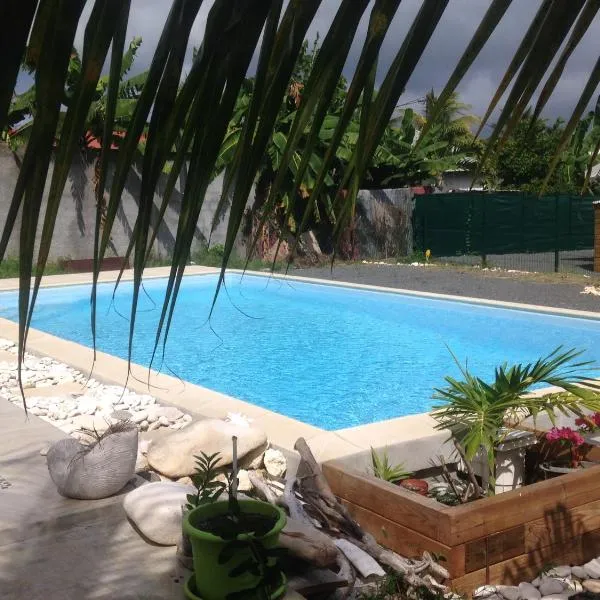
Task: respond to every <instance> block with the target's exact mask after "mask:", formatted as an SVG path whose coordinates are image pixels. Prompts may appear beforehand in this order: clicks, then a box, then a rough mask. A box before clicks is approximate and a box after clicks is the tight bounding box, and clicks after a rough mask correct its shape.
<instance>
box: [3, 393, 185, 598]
mask: <svg viewBox="0 0 600 600" xmlns="http://www.w3.org/2000/svg"><path fill="white" fill-rule="evenodd" d="M0 422H1V423H2V434H3V435H2V438H1V440H0V597H1V598H2V599H3V600H20V599H25V598H27V599H29V600H42V599H43V600H67V599H71V598H72V599H77V600H99V599H109V598H110V599H111V600H114V599H115V598H119V599H120V600H125V599H127V600H134V599H135V600H142V599H143V600H159V599H161V600H163V599H165V598H173V599H179V598H184V595H183V587H182V585H181V582H182V581H183V578H184V576H185V571H184V569H183V568H181V567H180V566H179V565H178V563H177V561H176V559H175V548H173V547H162V546H157V545H153V544H150V543H147V542H145V541H144V540H143V539H142V538H141V537H140V536H139V535H138V533H137V532H136V531H135V530H134V529H133V527H132V525H131V524H130V523H129V521H128V520H127V518H126V516H125V512H124V510H123V507H122V500H123V494H124V493H126V491H127V490H128V489H132V487H133V486H130V487H129V488H126V489H125V490H124V491H123V492H122V493H121V494H119V495H117V496H114V497H112V498H107V499H105V500H95V501H80V500H69V499H67V498H63V497H62V496H60V495H59V494H58V492H57V491H56V489H55V487H54V485H53V484H52V481H51V480H50V477H49V476H48V470H47V468H46V459H45V457H44V456H41V455H40V450H41V449H42V448H44V447H45V446H47V444H48V443H49V442H53V441H55V440H58V439H61V438H62V437H65V435H64V434H62V433H61V432H60V431H59V430H58V429H57V428H55V427H53V426H52V425H50V424H48V423H46V422H44V421H43V420H41V419H39V418H38V417H35V416H33V415H31V416H29V418H28V419H26V418H25V417H24V413H23V411H22V410H20V409H19V408H17V407H15V406H13V405H11V404H10V403H9V402H6V401H5V400H4V399H0ZM139 481H140V482H141V481H142V480H139Z"/></svg>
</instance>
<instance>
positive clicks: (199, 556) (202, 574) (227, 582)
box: [183, 500, 286, 600]
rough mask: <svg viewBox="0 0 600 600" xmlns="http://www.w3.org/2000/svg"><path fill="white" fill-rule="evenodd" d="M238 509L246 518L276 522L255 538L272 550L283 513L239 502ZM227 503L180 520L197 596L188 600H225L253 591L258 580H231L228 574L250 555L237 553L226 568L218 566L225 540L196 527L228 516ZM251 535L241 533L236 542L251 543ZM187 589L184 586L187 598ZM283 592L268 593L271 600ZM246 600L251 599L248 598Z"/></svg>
mask: <svg viewBox="0 0 600 600" xmlns="http://www.w3.org/2000/svg"><path fill="white" fill-rule="evenodd" d="M239 505H240V509H241V511H242V512H243V513H245V514H257V515H265V516H268V517H272V518H274V519H276V522H275V525H274V526H273V527H272V529H271V530H270V531H269V532H268V533H267V534H266V535H264V536H261V537H257V539H259V540H260V541H261V543H262V545H263V546H264V547H265V548H274V547H275V546H276V545H277V540H278V539H279V532H280V531H281V530H282V529H283V527H284V526H285V522H286V516H285V513H284V512H283V511H282V510H281V509H280V508H278V507H277V506H273V505H272V504H267V503H266V502H260V501H258V500H240V501H239ZM227 509H228V503H227V502H215V503H214V504H206V505H204V506H199V507H198V508H195V509H193V510H192V511H190V512H189V513H188V514H187V515H186V516H185V517H184V520H183V531H184V532H185V533H186V534H187V535H188V536H189V538H190V541H191V542H192V554H193V556H194V581H195V584H196V585H195V589H194V590H193V592H194V594H196V595H191V596H190V595H188V598H197V597H200V598H202V600H224V599H225V598H226V597H227V595H228V594H231V593H233V592H240V591H242V590H248V589H251V588H253V587H255V586H256V585H257V584H258V582H259V578H258V577H257V576H255V575H252V574H251V573H243V574H242V575H239V576H237V577H230V576H229V573H230V571H231V570H232V569H234V568H235V567H236V566H237V565H239V564H240V563H241V562H243V561H244V560H246V559H247V558H249V556H250V551H249V550H247V549H240V550H238V551H237V552H236V554H235V556H234V557H233V558H231V560H229V561H227V563H225V564H219V555H220V553H221V551H222V550H223V548H224V547H225V545H226V544H227V543H228V541H227V540H224V539H223V538H221V537H219V536H217V535H214V534H212V533H209V532H207V531H203V530H202V529H200V528H199V527H198V524H199V523H202V522H203V521H206V520H209V519H210V518H211V517H217V516H219V515H223V514H225V513H226V512H227ZM251 536H252V534H247V533H243V534H240V535H238V537H237V539H238V540H247V539H250V537H251ZM188 588H189V586H186V594H188V591H191V590H188ZM284 592H285V583H284V584H283V585H282V586H281V587H279V588H278V589H277V590H274V591H273V592H272V593H271V598H273V599H275V598H279V597H280V596H281V595H283V593H284ZM248 598H249V599H251V598H252V596H248Z"/></svg>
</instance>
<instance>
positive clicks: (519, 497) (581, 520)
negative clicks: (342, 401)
mask: <svg viewBox="0 0 600 600" xmlns="http://www.w3.org/2000/svg"><path fill="white" fill-rule="evenodd" d="M323 472H324V474H325V476H326V477H327V480H328V482H329V484H330V485H331V488H332V490H333V492H334V493H335V494H336V495H337V496H338V497H339V498H340V499H341V500H342V501H343V502H344V503H345V504H346V505H347V506H348V508H349V509H350V512H351V513H352V514H353V515H354V517H355V518H356V519H357V520H358V521H359V522H360V523H361V525H362V526H363V527H364V528H365V529H366V530H367V531H368V532H370V533H371V534H372V535H373V536H374V537H375V538H376V539H377V540H378V541H379V542H380V543H381V544H383V545H385V546H387V547H389V548H391V549H392V550H395V551H396V552H398V553H399V554H403V555H405V556H417V555H420V554H421V553H422V552H423V550H428V551H429V552H434V553H436V554H438V555H443V556H444V557H445V558H446V561H447V562H446V563H444V564H445V566H446V568H447V569H448V570H449V571H450V575H451V579H452V582H451V585H452V587H454V588H455V589H456V590H457V591H459V592H462V593H467V594H469V593H471V592H472V591H473V590H474V589H475V588H476V587H478V586H480V585H484V584H486V583H503V584H518V583H520V582H521V581H530V580H531V579H533V578H534V577H536V576H537V575H539V573H540V571H541V570H542V568H543V567H545V566H547V565H548V564H549V563H551V562H552V563H553V564H582V563H584V562H586V561H588V560H591V559H592V558H595V557H596V556H598V555H599V554H600V466H598V467H592V468H590V469H586V470H585V472H581V473H572V474H569V475H563V476H561V477H556V478H554V479H549V480H547V481H543V482H540V483H535V484H532V485H528V486H526V487H523V488H520V489H518V490H514V491H511V492H506V493H503V494H499V495H497V496H495V497H490V498H484V499H481V500H477V501H475V502H472V503H469V504H465V505H462V506H445V505H443V504H440V503H438V502H436V501H435V500H433V499H431V498H427V497H423V496H419V495H418V494H415V493H412V492H409V491H407V490H404V489H403V488H400V487H398V486H395V485H393V484H390V483H387V482H385V481H381V480H378V479H375V478H374V477H371V476H369V475H366V474H362V473H358V472H353V471H351V470H350V469H348V468H347V467H345V466H343V465H341V464H339V463H337V462H336V461H331V462H328V463H325V464H324V465H323Z"/></svg>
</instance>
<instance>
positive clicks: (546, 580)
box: [540, 577, 565, 596]
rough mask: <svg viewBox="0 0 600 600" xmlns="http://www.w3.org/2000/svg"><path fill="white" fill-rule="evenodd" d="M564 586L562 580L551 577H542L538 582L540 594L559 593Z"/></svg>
mask: <svg viewBox="0 0 600 600" xmlns="http://www.w3.org/2000/svg"><path fill="white" fill-rule="evenodd" d="M564 589H565V586H564V584H563V582H562V581H559V580H558V579H554V578H552V577H542V581H541V583H540V592H541V594H542V596H550V595H551V594H560V593H561V592H562V591H564Z"/></svg>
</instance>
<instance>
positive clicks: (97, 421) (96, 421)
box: [73, 415, 115, 433]
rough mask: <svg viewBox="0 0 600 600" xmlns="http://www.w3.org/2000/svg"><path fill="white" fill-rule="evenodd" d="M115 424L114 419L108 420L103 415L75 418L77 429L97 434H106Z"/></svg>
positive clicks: (74, 422)
mask: <svg viewBox="0 0 600 600" xmlns="http://www.w3.org/2000/svg"><path fill="white" fill-rule="evenodd" d="M114 422H115V420H114V419H110V418H106V417H104V416H102V415H79V416H78V417H73V425H75V429H78V430H80V429H86V430H88V431H96V432H97V433H104V432H105V431H106V430H107V429H108V428H109V426H110V425H111V424H112V423H114Z"/></svg>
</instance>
